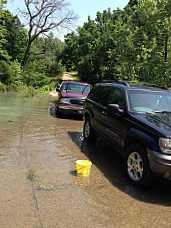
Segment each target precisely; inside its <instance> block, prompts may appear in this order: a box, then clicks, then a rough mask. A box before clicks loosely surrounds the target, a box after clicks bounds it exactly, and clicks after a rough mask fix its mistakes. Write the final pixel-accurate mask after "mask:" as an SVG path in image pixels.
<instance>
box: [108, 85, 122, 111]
mask: <svg viewBox="0 0 171 228" xmlns="http://www.w3.org/2000/svg"><path fill="white" fill-rule="evenodd" d="M109 104H118V105H119V107H120V108H121V109H123V108H124V97H123V93H122V91H121V90H120V89H118V88H112V92H111V95H110V97H109Z"/></svg>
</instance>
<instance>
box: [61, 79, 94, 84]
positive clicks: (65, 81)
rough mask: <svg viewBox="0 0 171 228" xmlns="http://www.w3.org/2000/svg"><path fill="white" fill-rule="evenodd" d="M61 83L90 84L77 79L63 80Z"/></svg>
mask: <svg viewBox="0 0 171 228" xmlns="http://www.w3.org/2000/svg"><path fill="white" fill-rule="evenodd" d="M62 83H74V84H82V85H90V84H88V83H86V82H78V81H74V80H63V81H62Z"/></svg>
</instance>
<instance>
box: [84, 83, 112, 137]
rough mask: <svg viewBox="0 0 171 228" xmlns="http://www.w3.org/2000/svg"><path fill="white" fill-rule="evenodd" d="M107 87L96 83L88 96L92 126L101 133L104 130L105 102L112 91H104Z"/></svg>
mask: <svg viewBox="0 0 171 228" xmlns="http://www.w3.org/2000/svg"><path fill="white" fill-rule="evenodd" d="M104 90H105V87H104V86H102V85H96V86H95V87H94V88H93V89H92V91H91V94H90V95H89V96H88V100H89V101H90V102H88V103H89V104H88V105H89V107H87V108H88V109H89V110H90V112H91V115H92V126H93V128H94V129H95V130H96V131H98V132H99V133H101V132H103V123H102V121H103V120H102V118H101V113H102V112H103V109H104V103H105V102H106V100H107V99H108V98H109V95H110V93H109V92H108V93H107V92H104Z"/></svg>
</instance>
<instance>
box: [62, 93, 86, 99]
mask: <svg viewBox="0 0 171 228" xmlns="http://www.w3.org/2000/svg"><path fill="white" fill-rule="evenodd" d="M61 96H62V97H74V98H79V99H85V98H86V97H87V94H82V93H66V92H62V93H61Z"/></svg>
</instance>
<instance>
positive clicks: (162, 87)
mask: <svg viewBox="0 0 171 228" xmlns="http://www.w3.org/2000/svg"><path fill="white" fill-rule="evenodd" d="M102 82H103V83H120V84H123V85H126V86H128V87H129V88H131V87H130V84H131V83H134V84H141V85H145V86H150V87H155V88H159V89H164V90H168V91H170V89H169V88H167V87H165V86H159V85H156V84H148V83H147V82H135V81H129V80H125V81H124V80H123V81H121V80H117V79H112V80H103V81H102Z"/></svg>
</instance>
